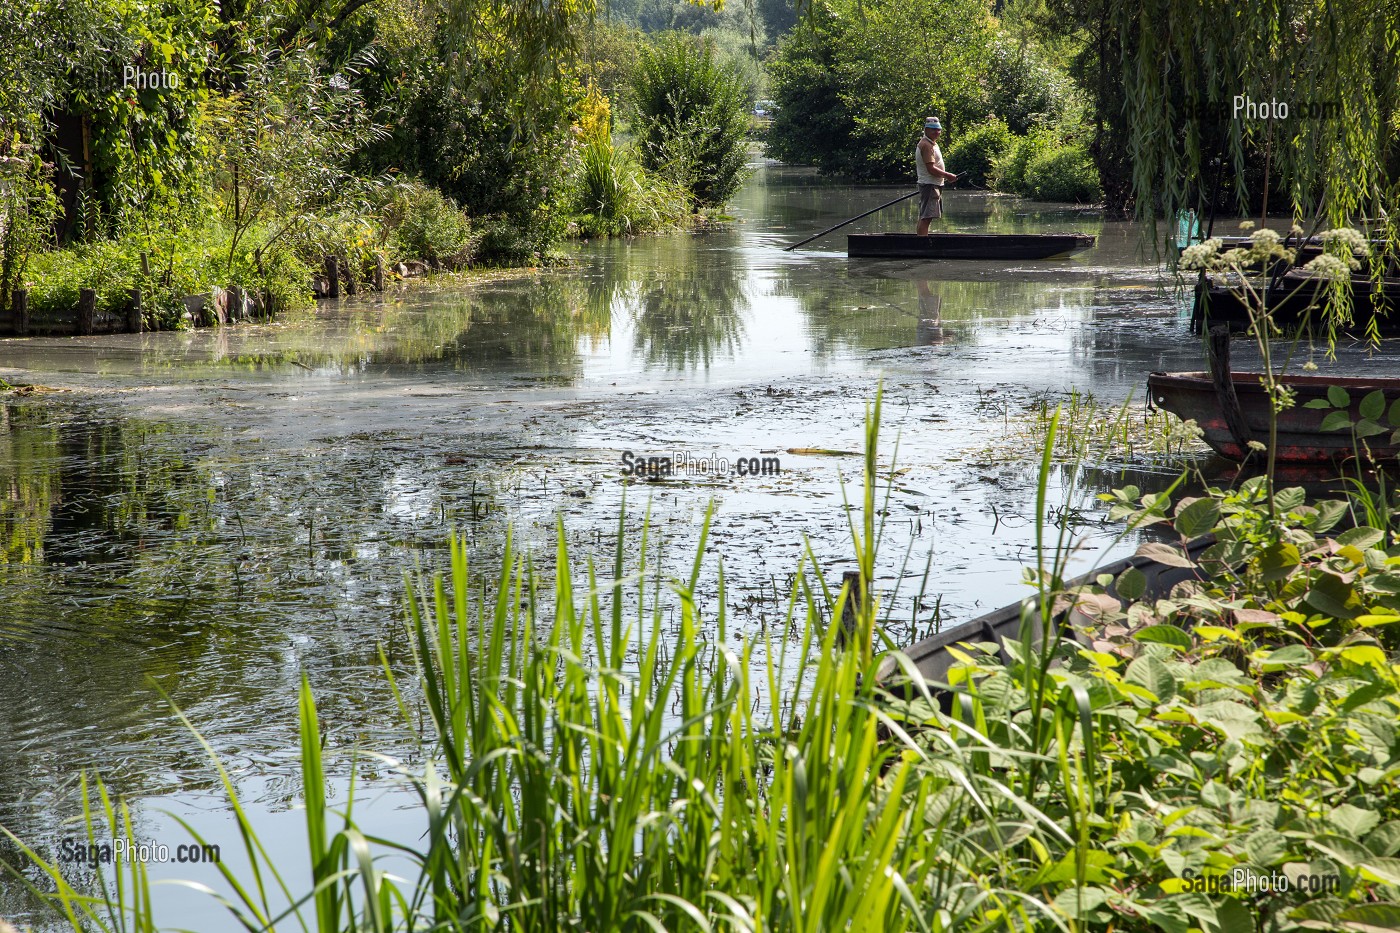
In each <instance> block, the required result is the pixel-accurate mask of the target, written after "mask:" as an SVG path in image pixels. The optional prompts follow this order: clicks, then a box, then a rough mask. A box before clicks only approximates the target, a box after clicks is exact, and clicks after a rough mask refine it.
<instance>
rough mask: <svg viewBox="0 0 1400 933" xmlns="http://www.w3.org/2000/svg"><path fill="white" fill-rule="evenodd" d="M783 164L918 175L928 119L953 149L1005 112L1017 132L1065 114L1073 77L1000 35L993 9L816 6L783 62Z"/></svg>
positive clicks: (778, 141) (861, 174) (849, 1)
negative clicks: (915, 164)
mask: <svg viewBox="0 0 1400 933" xmlns="http://www.w3.org/2000/svg"><path fill="white" fill-rule="evenodd" d="M772 82H773V96H774V99H775V100H776V101H777V103H778V107H779V109H778V113H777V116H776V117H775V118H774V121H773V127H772V129H771V131H770V134H769V145H770V151H771V152H772V153H773V154H774V155H776V156H777V157H779V158H783V159H787V160H789V161H795V162H806V163H814V164H816V165H818V166H820V167H821V168H822V169H823V170H824V171H828V172H836V173H841V174H846V175H851V176H854V177H857V178H897V177H905V176H908V175H909V173H910V172H911V164H912V160H913V155H912V152H913V145H914V141H915V139H916V137H917V136H918V133H919V127H920V125H921V123H922V119H923V117H924V115H925V114H929V113H934V114H938V115H939V116H940V117H941V118H942V119H943V121H944V125H945V126H947V127H948V130H947V132H946V134H945V137H946V141H947V142H948V143H949V144H952V143H955V142H956V141H957V134H958V133H959V131H960V130H962V129H964V128H967V127H970V126H971V125H973V124H974V123H980V122H982V121H983V120H984V119H985V118H986V117H987V116H988V115H996V116H1001V117H1002V119H1004V120H1005V121H1006V122H1007V123H1009V124H1011V126H1012V128H1013V129H1017V130H1022V131H1023V130H1024V128H1029V127H1030V126H1031V125H1032V124H1036V123H1039V122H1044V121H1046V120H1054V119H1056V118H1057V117H1058V116H1059V115H1060V113H1061V112H1062V111H1063V109H1064V97H1065V95H1066V94H1067V93H1068V89H1067V86H1066V85H1067V80H1066V79H1065V77H1064V76H1063V75H1062V74H1060V73H1058V72H1056V71H1055V70H1054V69H1053V68H1051V67H1050V66H1049V65H1048V64H1047V63H1046V62H1045V61H1044V60H1042V58H1041V57H1039V55H1038V53H1037V52H1036V51H1035V50H1034V49H1030V48H1027V47H1024V46H1016V45H1015V44H1013V43H1012V42H1011V41H1009V40H1008V39H1007V38H1006V37H1004V36H1003V35H1002V33H1000V32H999V30H998V25H997V23H996V21H995V20H994V19H993V18H992V17H991V16H990V15H989V14H988V12H987V8H986V4H984V3H981V2H978V0H950V2H948V3H944V4H940V5H937V6H930V5H927V4H905V3H898V2H894V0H862V2H856V0H825V2H813V3H812V5H811V8H810V10H809V11H808V16H807V17H806V18H805V19H804V20H803V21H802V22H801V23H799V25H798V27H797V28H796V29H795V30H794V31H793V32H792V34H791V35H789V36H788V37H787V38H786V39H785V40H784V41H783V43H782V44H781V45H780V46H779V50H778V54H777V57H776V60H775V61H774V62H773V65H772Z"/></svg>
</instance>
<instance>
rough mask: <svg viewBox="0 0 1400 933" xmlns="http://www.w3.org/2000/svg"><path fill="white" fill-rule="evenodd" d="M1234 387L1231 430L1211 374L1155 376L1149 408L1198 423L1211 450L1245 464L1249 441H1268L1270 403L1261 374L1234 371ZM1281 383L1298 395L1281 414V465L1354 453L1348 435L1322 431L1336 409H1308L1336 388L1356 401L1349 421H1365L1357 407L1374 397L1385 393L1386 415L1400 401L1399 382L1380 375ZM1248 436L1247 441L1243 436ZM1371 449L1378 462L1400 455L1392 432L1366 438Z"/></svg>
mask: <svg viewBox="0 0 1400 933" xmlns="http://www.w3.org/2000/svg"><path fill="white" fill-rule="evenodd" d="M1229 376H1230V382H1231V384H1232V385H1233V387H1234V393H1233V394H1234V397H1235V399H1236V400H1237V405H1238V416H1239V417H1238V418H1237V419H1236V423H1237V424H1240V425H1242V427H1241V428H1240V429H1238V430H1236V429H1232V428H1231V426H1230V424H1229V421H1230V418H1228V417H1227V412H1226V405H1227V404H1229V402H1228V400H1226V401H1222V399H1221V393H1220V392H1218V391H1217V388H1216V382H1215V380H1213V379H1212V377H1211V374H1210V373H1208V372H1180V373H1161V372H1158V373H1152V374H1150V375H1149V376H1148V377H1147V397H1148V400H1149V404H1150V405H1153V406H1155V407H1157V408H1161V409H1163V410H1165V411H1169V412H1171V413H1172V414H1174V415H1176V416H1177V417H1179V418H1182V419H1186V420H1192V421H1195V422H1196V424H1198V425H1199V426H1200V428H1201V431H1202V432H1203V433H1204V437H1203V440H1204V441H1205V442H1206V443H1207V444H1208V445H1210V448H1211V449H1212V450H1214V451H1215V452H1216V453H1218V454H1220V455H1221V456H1223V457H1228V458H1229V459H1231V460H1243V459H1244V458H1245V455H1246V453H1247V450H1246V449H1245V448H1246V446H1247V445H1248V443H1249V441H1251V440H1253V441H1258V442H1259V443H1261V444H1268V442H1269V410H1270V406H1271V403H1270V400H1269V396H1268V393H1267V392H1265V390H1264V386H1263V385H1262V384H1261V383H1260V381H1259V380H1260V374H1259V373H1246V372H1231V373H1230V374H1229ZM1278 381H1279V383H1280V384H1282V385H1285V386H1287V387H1288V388H1289V389H1291V390H1292V391H1293V393H1294V396H1295V401H1294V404H1293V406H1292V407H1291V408H1286V409H1284V410H1283V411H1282V412H1280V413H1279V415H1278V441H1277V451H1276V453H1275V456H1276V459H1277V461H1278V462H1279V463H1328V462H1331V461H1333V460H1336V459H1341V458H1346V457H1350V456H1352V455H1353V453H1354V452H1355V449H1356V448H1355V446H1354V445H1355V444H1356V442H1355V441H1354V439H1353V437H1352V432H1351V431H1349V430H1345V429H1343V430H1335V431H1334V430H1327V431H1324V430H1322V420H1323V419H1324V418H1325V417H1326V416H1327V414H1328V413H1329V411H1336V410H1338V409H1332V408H1308V407H1306V406H1307V403H1308V402H1310V401H1313V400H1314V399H1326V398H1327V390H1328V388H1329V387H1331V386H1340V387H1341V388H1342V389H1345V390H1346V392H1347V394H1348V396H1349V397H1350V400H1351V406H1350V417H1351V419H1352V420H1353V421H1357V420H1359V419H1360V413H1359V411H1358V406H1359V405H1360V404H1361V400H1362V399H1363V398H1365V397H1366V396H1367V395H1369V394H1370V393H1372V392H1375V391H1376V390H1380V391H1381V392H1382V393H1383V394H1384V397H1385V404H1386V410H1387V411H1389V410H1390V406H1391V405H1392V404H1394V403H1395V402H1396V400H1400V379H1397V378H1386V377H1378V376H1365V377H1350V378H1342V377H1337V376H1279V377H1278ZM1240 434H1244V435H1245V436H1244V437H1242V438H1241V437H1239V436H1238V435H1240ZM1366 446H1367V447H1368V448H1369V449H1370V451H1371V453H1372V454H1373V455H1374V456H1376V457H1394V456H1396V455H1397V454H1400V445H1396V444H1392V443H1391V440H1390V432H1389V431H1387V432H1386V433H1384V434H1379V435H1376V436H1374V437H1369V438H1366Z"/></svg>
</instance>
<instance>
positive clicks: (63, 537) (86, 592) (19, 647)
mask: <svg viewBox="0 0 1400 933" xmlns="http://www.w3.org/2000/svg"><path fill="white" fill-rule="evenodd" d="M0 419H3V424H4V427H5V429H6V430H5V431H4V432H3V433H4V438H5V439H4V442H3V445H0V471H3V478H4V481H5V483H6V488H5V497H4V499H3V500H0V522H2V523H3V525H0V527H3V530H4V532H5V535H6V541H5V548H4V549H3V554H2V555H0V559H2V560H3V561H4V563H0V580H3V583H4V588H5V595H6V599H5V601H4V603H3V605H0V678H4V681H3V682H4V683H5V684H6V688H5V696H6V698H7V700H11V699H13V700H14V702H6V703H0V761H3V762H4V763H5V766H4V767H3V768H0V823H3V824H5V825H7V826H9V827H10V828H12V829H15V830H16V831H18V832H20V833H21V835H23V836H25V837H26V838H30V839H35V841H37V839H36V837H35V834H43V833H46V832H48V831H50V830H51V829H52V830H54V831H57V830H56V827H57V824H58V818H59V817H61V816H71V815H73V812H74V809H75V806H76V803H75V801H74V800H73V798H72V795H71V791H72V789H73V787H74V782H75V780H76V775H77V772H78V771H79V770H80V769H83V768H98V767H100V768H101V770H102V774H103V777H104V778H105V779H108V780H109V781H110V782H111V783H112V785H113V788H114V790H116V791H117V792H119V793H125V794H132V795H143V794H148V793H160V792H164V791H168V790H170V789H172V787H173V786H176V785H180V786H185V787H189V786H191V782H197V781H198V780H199V776H201V775H206V774H207V768H206V765H205V763H204V758H203V753H202V752H201V751H200V750H199V748H198V746H196V745H195V744H194V743H193V742H192V741H191V739H190V736H189V735H188V734H187V733H186V732H185V730H184V729H183V727H181V726H180V725H179V723H178V722H175V721H173V720H172V719H171V717H170V716H169V713H168V707H167V706H166V705H165V702H164V700H163V699H162V698H161V697H160V695H159V694H158V693H157V692H156V691H155V690H154V689H153V688H152V687H151V686H150V684H149V682H148V681H147V677H148V676H149V677H152V678H154V679H155V680H156V681H157V682H158V683H159V684H160V686H161V687H162V688H163V689H164V690H166V691H168V693H169V694H170V696H171V697H172V699H174V700H175V701H176V702H177V703H178V704H179V705H180V706H181V707H182V708H184V709H185V710H186V711H187V712H188V713H189V714H190V716H191V718H192V720H193V721H194V722H195V723H196V724H197V725H198V726H199V727H200V728H201V729H202V730H203V731H204V732H205V734H206V735H207V736H208V737H209V738H210V740H211V741H212V742H213V743H214V745H215V746H216V747H217V748H220V749H224V750H228V749H231V748H239V749H247V748H248V747H258V748H277V747H285V745H286V743H288V742H291V743H294V742H295V728H296V721H297V719H296V706H295V704H296V687H297V683H298V679H299V677H300V673H301V671H302V670H303V669H306V670H309V671H310V672H311V674H312V679H313V683H315V684H317V687H318V691H320V690H324V691H325V692H324V694H323V695H322V696H321V699H323V700H324V701H325V702H326V703H327V704H328V705H329V707H330V708H331V709H332V710H333V712H330V713H328V714H327V718H328V720H332V721H336V722H338V723H340V724H341V725H342V726H343V728H345V729H346V730H347V734H351V733H354V734H359V733H364V734H372V733H374V732H375V731H376V730H378V729H380V728H381V727H382V725H383V723H384V718H383V715H384V710H385V709H391V708H392V698H391V697H390V696H389V695H388V694H387V693H386V692H385V689H384V683H383V678H382V676H381V675H380V674H379V673H378V672H377V671H378V667H379V661H378V644H379V643H380V642H381V641H382V642H384V643H385V644H386V648H387V650H388V654H389V657H390V661H391V663H393V664H395V665H396V667H397V666H399V665H402V664H404V663H406V654H405V651H406V647H405V645H404V644H403V642H402V638H401V634H402V633H401V628H400V623H401V607H402V604H403V603H402V600H403V573H404V572H405V570H406V569H408V568H412V567H421V568H422V569H423V570H424V572H431V571H433V570H434V569H436V568H437V567H439V566H440V561H441V557H442V550H441V548H442V542H443V541H445V540H446V537H447V534H448V532H449V530H451V529H458V530H469V533H470V534H471V535H472V537H473V540H474V546H477V547H479V548H480V549H481V552H482V553H483V554H487V555H489V554H492V553H495V552H496V551H497V549H498V547H499V540H500V537H501V535H502V534H503V528H504V522H505V518H504V517H503V516H497V513H496V509H494V508H493V509H491V510H490V512H489V517H487V518H482V519H480V520H473V519H471V518H470V517H468V518H466V519H463V518H462V517H461V515H462V513H466V514H467V515H468V516H470V514H471V508H470V506H469V505H467V503H472V502H477V501H483V500H486V499H489V498H490V496H492V495H493V494H494V491H495V490H496V489H497V488H498V486H499V484H500V483H501V482H502V481H501V480H500V478H499V467H498V465H497V464H495V463H494V462H490V463H485V462H484V463H483V464H482V465H481V466H480V467H475V466H443V463H442V457H441V455H440V453H431V452H427V453H424V454H422V455H421V456H415V455H414V454H412V453H404V452H395V453H393V454H392V455H390V454H387V453H386V450H397V449H396V448H394V447H393V445H392V444H391V443H388V442H386V441H384V440H378V441H376V439H364V440H355V441H354V442H347V443H344V444H339V443H338V444H336V445H333V446H329V447H327V448H326V449H325V450H315V451H312V452H310V453H309V454H307V455H301V456H297V455H287V454H284V453H280V452H279V453H277V454H268V455H264V454H261V453H260V452H259V450H260V448H259V447H258V445H256V444H251V442H245V441H239V440H236V439H233V438H231V437H230V436H229V435H227V434H226V433H225V432H224V431H223V430H222V429H217V428H204V427H201V426H199V425H196V424H190V423H184V422H163V421H156V420H151V419H137V418H132V419H114V418H105V417H99V416H95V415H94V413H93V412H92V411H91V410H88V409H83V408H79V407H76V406H67V405H61V404H56V403H54V402H52V400H15V401H11V402H8V403H6V404H4V405H0ZM403 449H404V450H408V449H412V448H407V447H405V448H403ZM21 700H22V702H21ZM114 750H119V751H114ZM40 804H42V805H40ZM50 817H53V819H52V820H50ZM2 897H3V896H2V895H0V898H2ZM3 911H4V907H3V901H2V900H0V912H3Z"/></svg>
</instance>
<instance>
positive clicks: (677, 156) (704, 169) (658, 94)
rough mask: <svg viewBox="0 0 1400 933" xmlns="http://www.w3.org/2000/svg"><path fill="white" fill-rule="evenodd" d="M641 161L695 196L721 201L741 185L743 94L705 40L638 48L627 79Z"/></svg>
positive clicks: (671, 39)
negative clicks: (632, 72)
mask: <svg viewBox="0 0 1400 933" xmlns="http://www.w3.org/2000/svg"><path fill="white" fill-rule="evenodd" d="M632 105H633V110H634V114H635V116H634V128H635V130H636V133H637V137H638V140H639V142H640V143H641V152H642V162H643V164H644V165H645V166H646V167H647V168H648V169H650V170H652V171H654V172H658V173H659V174H661V175H662V176H663V177H669V178H671V179H672V180H674V181H676V182H678V183H680V184H682V185H684V186H685V187H686V188H687V189H689V191H690V192H691V195H692V196H693V197H694V198H695V200H696V202H697V203H698V204H701V205H705V206H718V205H722V204H724V203H725V202H726V201H728V200H729V198H730V197H732V196H733V194H734V192H735V191H737V190H738V189H739V185H740V184H742V183H743V180H744V176H745V172H744V166H745V164H746V163H747V161H748V159H747V155H746V153H745V145H746V138H747V134H748V127H749V118H748V96H747V94H746V88H745V84H744V81H743V79H742V78H741V77H740V75H739V74H738V72H737V71H736V70H735V69H734V67H733V66H732V65H730V64H729V63H728V62H726V61H724V60H722V59H721V58H720V57H719V56H718V55H716V54H715V52H714V50H713V49H712V48H711V47H710V45H709V44H708V43H696V42H694V41H691V40H688V39H685V38H682V37H680V36H668V37H666V38H665V39H663V40H661V41H660V42H658V43H657V44H656V45H654V46H651V47H649V48H644V49H643V50H642V54H641V58H640V60H639V61H638V65H637V70H636V72H635V73H634V75H633V80H632Z"/></svg>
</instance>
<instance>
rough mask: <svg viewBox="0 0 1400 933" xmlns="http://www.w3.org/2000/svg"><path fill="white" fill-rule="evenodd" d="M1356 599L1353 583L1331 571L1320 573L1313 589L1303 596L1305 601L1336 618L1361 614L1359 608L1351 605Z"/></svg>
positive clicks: (1352, 617) (1351, 617) (1346, 617)
mask: <svg viewBox="0 0 1400 933" xmlns="http://www.w3.org/2000/svg"><path fill="white" fill-rule="evenodd" d="M1355 601H1356V598H1355V594H1354V593H1353V590H1352V585H1351V584H1350V583H1346V582H1344V581H1343V580H1342V578H1341V577H1338V576H1336V575H1335V574H1330V573H1320V574H1318V575H1317V579H1316V580H1314V581H1313V585H1312V589H1310V590H1308V594H1307V595H1306V596H1304V597H1303V602H1305V603H1307V604H1308V605H1309V606H1312V607H1313V608H1314V609H1316V610H1317V611H1318V612H1322V613H1326V614H1327V615H1329V616H1331V617H1332V618H1334V619H1354V618H1356V617H1357V616H1358V615H1360V614H1361V613H1360V611H1359V609H1358V608H1353V607H1352V606H1351V605H1349V603H1353V602H1355Z"/></svg>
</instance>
